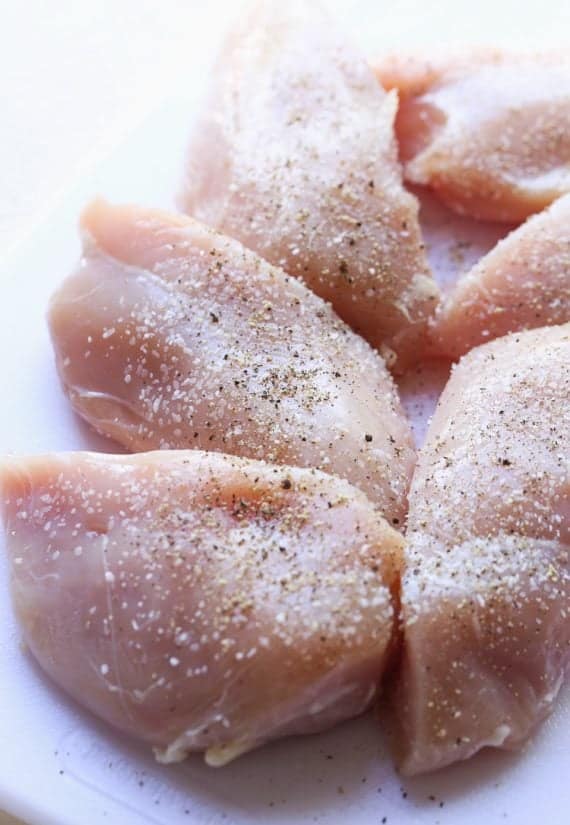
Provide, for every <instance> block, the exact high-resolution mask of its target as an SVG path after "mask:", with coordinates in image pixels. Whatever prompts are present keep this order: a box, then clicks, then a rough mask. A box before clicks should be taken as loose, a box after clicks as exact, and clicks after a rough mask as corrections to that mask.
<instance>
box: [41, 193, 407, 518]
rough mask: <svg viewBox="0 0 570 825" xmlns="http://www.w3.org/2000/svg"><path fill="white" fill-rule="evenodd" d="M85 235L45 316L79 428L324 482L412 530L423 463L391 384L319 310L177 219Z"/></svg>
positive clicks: (120, 211) (125, 210)
mask: <svg viewBox="0 0 570 825" xmlns="http://www.w3.org/2000/svg"><path fill="white" fill-rule="evenodd" d="M82 228H83V232H84V258H83V260H82V261H81V264H80V266H79V267H78V269H77V270H76V272H75V273H74V274H73V275H72V276H71V277H70V278H69V279H68V280H67V281H66V282H65V283H64V285H63V287H62V288H61V289H60V290H59V292H58V293H57V294H56V295H55V296H54V298H53V299H52V303H51V308H50V312H49V323H50V327H51V333H52V338H53V343H54V346H55V351H56V356H57V362H58V369H59V372H60V375H61V378H62V381H63V384H64V387H65V390H66V392H67V393H68V394H69V397H70V399H71V402H72V404H73V406H74V408H75V409H76V410H77V412H78V413H79V414H80V415H82V416H83V417H84V418H85V419H87V421H89V422H90V423H91V424H92V425H93V426H94V427H95V428H96V429H97V430H98V431H99V432H101V433H103V434H105V435H108V436H110V437H111V438H114V439H116V440H117V441H119V442H120V443H121V444H123V445H124V446H125V447H128V448H129V449H130V450H133V451H137V452H138V451H144V450H149V449H155V448H162V449H164V448H189V447H190V448H199V449H206V450H217V451H220V452H225V453H232V454H236V455H242V456H246V457H248V458H258V459H266V460H268V461H273V462H275V463H279V464H294V465H299V466H309V467H317V468H319V469H322V470H325V471H328V472H331V473H334V474H336V475H339V476H341V477H343V478H346V479H348V480H349V481H351V482H352V483H354V484H356V485H357V486H358V487H360V488H361V489H362V490H364V492H365V493H367V495H368V496H369V497H370V498H371V499H372V500H373V501H374V502H375V503H376V504H377V505H378V506H379V507H380V508H381V510H382V512H383V513H384V514H385V516H386V518H388V519H389V520H390V521H391V522H393V523H394V524H398V523H399V522H400V521H401V520H402V518H403V516H404V514H405V510H406V494H407V489H408V484H409V480H410V477H411V473H412V469H413V465H414V461H415V452H414V448H413V445H412V437H411V432H410V429H409V425H408V423H407V421H406V419H405V417H404V415H403V413H402V411H401V408H400V403H399V400H398V397H397V394H396V390H395V388H394V384H393V382H392V379H391V378H390V375H389V373H388V372H387V370H386V367H385V365H384V363H383V361H382V359H381V358H380V357H379V356H378V355H377V353H375V352H374V351H373V350H372V349H371V348H370V347H369V346H368V345H367V344H366V342H365V341H363V340H362V339H361V338H359V337H358V336H356V335H355V334H354V333H353V332H351V331H350V330H349V329H348V328H347V327H346V326H345V325H344V323H343V322H342V321H340V319H339V318H338V317H337V316H336V315H335V314H334V312H333V311H332V310H331V309H330V308H329V307H328V306H327V305H326V304H325V303H324V302H323V301H322V300H321V299H320V298H317V297H316V296H315V295H313V294H312V293H311V292H309V290H308V289H307V288H306V287H305V286H303V284H301V283H300V282H299V281H297V280H295V279H294V278H289V277H288V276H287V275H286V274H285V273H284V272H283V271H282V270H280V269H277V268H275V267H272V266H270V265H269V264H267V263H266V262H265V261H263V260H261V259H260V258H258V257H257V255H255V254H254V253H253V252H250V251H249V250H246V249H245V248H244V247H242V246H241V244H240V243H238V242H237V241H234V240H230V239H228V238H225V237H224V236H223V235H220V234H218V233H217V232H213V231H210V230H208V229H207V228H205V227H204V226H202V225H200V224H199V223H197V222H196V221H194V220H192V219H191V218H186V217H184V216H181V215H170V214H168V213H166V212H160V211H156V210H148V209H137V208H134V207H112V206H109V205H107V204H105V203H103V202H101V201H98V202H95V203H94V204H92V205H91V206H90V207H89V208H88V209H87V210H86V212H85V213H84V215H83V219H82Z"/></svg>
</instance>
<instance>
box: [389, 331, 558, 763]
mask: <svg viewBox="0 0 570 825" xmlns="http://www.w3.org/2000/svg"><path fill="white" fill-rule="evenodd" d="M569 401H570V324H565V325H563V326H558V327H550V328H545V329H539V330H532V331H529V332H523V333H519V334H515V335H510V336H508V337H505V338H501V339H499V340H497V341H494V342H492V343H490V344H487V345H485V346H482V347H479V348H477V349H475V350H473V351H472V352H471V353H469V355H467V356H465V357H464V358H463V359H462V361H460V363H459V365H458V366H457V367H456V368H455V370H454V372H453V375H452V377H451V379H450V381H449V383H448V385H447V387H446V389H445V390H444V392H443V395H442V396H441V400H440V403H439V405H438V408H437V411H436V413H435V416H434V418H433V421H432V423H431V426H430V429H429V432H428V436H427V441H426V445H425V447H424V448H423V450H422V451H421V453H420V458H419V463H418V468H417V470H416V473H415V475H414V481H413V485H412V491H411V494H410V513H409V524H408V533H407V536H408V542H409V544H408V547H407V550H406V554H405V559H406V562H405V568H406V572H405V575H404V578H403V583H402V616H403V632H404V651H403V659H402V665H401V671H400V675H399V680H398V682H397V685H396V688H395V691H394V703H395V707H396V713H397V714H398V716H399V720H400V724H401V743H400V744H401V760H402V762H401V766H402V770H403V772H404V773H407V774H415V773H420V772H422V771H429V770H433V769H435V768H439V767H442V766H444V765H447V764H449V763H451V762H455V761H456V760H459V759H465V758H467V757H469V756H471V755H472V754H474V753H475V752H476V751H478V750H479V749H481V748H483V747H485V746H489V745H491V746H495V747H503V748H514V747H516V746H517V745H518V744H519V743H521V742H522V741H523V740H524V739H525V738H526V737H527V736H528V735H529V733H530V732H531V731H532V730H533V728H534V727H535V725H536V724H537V723H538V722H539V720H541V719H543V718H544V717H545V716H547V714H548V713H550V711H551V710H552V707H553V702H554V700H555V698H556V695H557V693H558V690H559V688H560V686H561V683H562V680H563V676H564V671H565V668H566V666H567V664H568V661H569V654H570V615H569V612H568V610H569V598H570V560H569V550H570V404H569Z"/></svg>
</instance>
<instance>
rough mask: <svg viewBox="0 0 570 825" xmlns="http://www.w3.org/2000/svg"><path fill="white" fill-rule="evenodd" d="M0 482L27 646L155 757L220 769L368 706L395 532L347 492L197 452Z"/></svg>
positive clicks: (385, 642) (390, 583)
mask: <svg viewBox="0 0 570 825" xmlns="http://www.w3.org/2000/svg"><path fill="white" fill-rule="evenodd" d="M0 477H1V483H2V501H3V517H4V525H5V531H6V537H7V546H8V554H9V557H10V561H11V569H12V595H13V600H14V606H15V609H16V614H17V616H18V619H19V621H20V624H21V627H22V629H23V633H24V638H25V640H26V642H27V644H28V646H29V648H30V649H31V651H32V653H33V654H34V656H35V657H36V658H37V660H38V661H39V662H40V664H41V666H42V667H43V668H44V669H45V670H46V671H47V673H48V674H49V675H50V676H51V677H52V678H53V679H54V680H55V681H56V682H57V683H58V684H59V685H60V686H61V687H63V688H64V689H65V690H66V691H67V692H68V693H70V694H71V695H72V696H73V697H74V698H75V699H77V700H78V701H79V702H80V703H82V704H83V705H84V706H86V707H87V708H89V709H90V710H92V711H93V712H94V713H96V714H97V715H99V716H100V717H102V718H103V719H105V720H106V721H108V722H110V723H111V724H113V725H114V726H116V727H118V728H120V729H121V730H123V731H126V732H127V733H129V734H131V735H133V736H136V737H138V738H140V739H142V740H144V741H146V742H148V743H150V744H152V745H153V746H154V747H155V748H156V753H157V756H158V758H159V759H161V760H162V761H166V762H170V761H177V760H179V759H182V758H184V756H185V755H186V754H187V753H188V752H190V751H206V761H207V762H208V763H209V764H212V765H221V764H224V763H226V762H228V761H230V760H231V759H233V758H235V757H236V756H238V755H239V754H240V753H243V752H244V751H247V750H250V749H251V748H253V747H256V746H257V745H260V744H262V743H263V742H266V741H268V740H270V739H275V738H277V737H280V736H285V735H288V734H300V733H310V732H314V731H318V730H321V729H325V728H328V727H330V726H331V725H333V724H334V723H336V722H338V721H340V720H342V719H345V718H349V717H351V716H354V715H356V714H359V713H361V712H362V711H364V710H365V709H366V708H367V707H368V706H369V705H370V703H371V702H372V701H373V699H374V697H375V695H376V692H377V688H378V682H379V678H380V676H381V673H382V670H383V667H384V663H385V659H386V656H387V653H388V652H389V647H390V643H391V639H392V632H393V627H394V610H393V606H392V595H391V590H392V589H394V588H395V584H396V579H397V574H398V567H399V562H400V556H401V550H402V543H403V540H402V538H401V537H400V535H399V534H398V533H396V532H395V531H394V530H393V529H392V528H391V527H389V525H388V524H387V523H386V522H385V521H384V519H382V517H381V516H380V515H379V514H378V513H377V511H375V510H374V508H373V507H372V505H371V504H370V503H369V502H368V501H367V499H366V498H365V496H364V495H363V494H362V493H361V492H360V491H358V490H356V489H355V488H353V487H352V486H351V485H350V484H348V483H347V482H345V481H341V480H340V479H337V478H334V477H331V476H327V475H325V474H323V473H319V472H316V471H314V470H301V469H298V468H289V467H282V466H279V467H278V466H272V465H268V464H265V463H263V462H256V461H248V460H245V459H237V458H235V457H233V456H225V455H221V454H219V453H203V452H200V451H196V450H191V451H177V452H155V453H147V454H140V455H136V456H109V455H99V454H95V453H68V454H52V455H46V456H37V457H31V458H12V459H6V460H5V461H4V462H3V464H2V467H1V468H0Z"/></svg>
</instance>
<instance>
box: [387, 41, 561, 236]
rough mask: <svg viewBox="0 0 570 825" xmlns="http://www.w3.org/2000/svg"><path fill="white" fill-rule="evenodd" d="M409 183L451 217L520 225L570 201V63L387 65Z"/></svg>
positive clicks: (478, 57)
mask: <svg viewBox="0 0 570 825" xmlns="http://www.w3.org/2000/svg"><path fill="white" fill-rule="evenodd" d="M376 71H377V75H378V78H379V80H380V82H381V83H382V84H383V85H384V86H385V88H387V89H398V91H399V93H400V96H401V103H400V108H399V112H398V117H397V120H396V133H397V136H398V140H399V142H400V149H401V156H402V159H403V160H404V161H405V175H406V178H407V179H408V180H409V181H412V182H414V183H421V184H426V185H428V186H430V187H431V188H432V189H433V190H434V191H435V192H436V193H437V195H438V196H439V197H440V198H441V199H442V200H443V201H444V202H445V203H446V204H447V205H448V206H449V207H451V208H452V209H455V210H456V211H457V212H460V213H462V214H465V215H471V216H473V217H475V218H482V219H484V220H493V221H504V222H513V223H514V222H520V221H523V220H524V219H525V218H527V217H528V216H529V215H532V214H533V213H534V212H540V210H542V209H543V208H544V207H545V206H548V205H549V204H550V203H552V201H554V200H556V198H558V197H560V196H561V195H564V194H566V193H567V192H570V58H569V57H568V54H564V53H560V54H551V55H540V56H532V55H524V56H523V55H508V54H502V53H500V52H492V51H488V52H481V53H478V54H474V55H472V56H471V57H462V58H460V59H456V60H449V61H447V62H444V61H433V62H429V61H422V60H417V59H414V58H387V59H386V60H384V61H381V62H380V63H379V64H378V66H377V67H376Z"/></svg>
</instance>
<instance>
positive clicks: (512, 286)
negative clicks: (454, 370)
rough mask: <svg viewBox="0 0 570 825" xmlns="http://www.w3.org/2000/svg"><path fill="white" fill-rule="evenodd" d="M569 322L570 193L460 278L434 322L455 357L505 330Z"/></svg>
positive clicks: (441, 344)
mask: <svg viewBox="0 0 570 825" xmlns="http://www.w3.org/2000/svg"><path fill="white" fill-rule="evenodd" d="M566 321H570V195H566V196H565V197H563V198H560V199H559V200H557V201H556V202H555V203H554V204H553V205H552V206H551V207H550V208H549V209H547V210H545V211H544V212H541V213H540V214H539V215H535V216H534V217H532V218H529V219H528V221H527V222H526V223H525V224H523V225H522V226H521V227H519V229H517V230H515V231H514V232H511V234H510V235H508V236H507V237H506V238H505V239H504V240H503V241H501V242H500V243H499V244H498V245H497V246H496V247H495V248H494V249H493V250H492V251H491V252H490V253H489V254H488V255H486V256H485V257H484V258H482V260H481V261H479V263H478V264H477V265H476V266H474V267H473V269H472V270H471V271H470V272H469V273H468V274H467V275H465V276H464V277H463V278H462V279H460V281H459V283H458V284H457V286H456V287H455V289H454V290H453V291H452V293H451V295H450V296H449V297H448V298H447V299H446V301H445V302H444V304H443V305H442V306H441V311H440V313H439V314H438V316H437V317H436V320H435V323H434V326H433V336H432V337H433V340H434V342H435V345H436V348H437V350H438V351H439V352H440V353H442V354H444V355H447V356H450V357H451V358H458V357H459V356H461V355H463V354H464V353H466V352H468V351H469V350H470V349H472V348H473V347H475V346H477V345H478V344H482V343H485V342H486V341H489V340H491V339H492V338H498V337H499V336H501V335H505V334H506V333H508V332H516V331H518V330H522V329H529V328H533V327H542V326H546V325H552V324H562V323H564V322H566Z"/></svg>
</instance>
